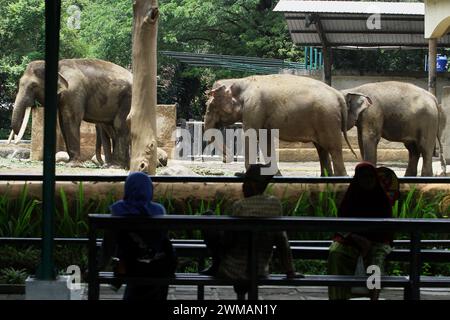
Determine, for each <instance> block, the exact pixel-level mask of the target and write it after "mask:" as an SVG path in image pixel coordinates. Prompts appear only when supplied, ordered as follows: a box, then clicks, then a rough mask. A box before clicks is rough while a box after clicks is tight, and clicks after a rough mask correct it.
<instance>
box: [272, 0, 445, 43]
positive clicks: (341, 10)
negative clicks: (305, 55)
mask: <svg viewBox="0 0 450 320" xmlns="http://www.w3.org/2000/svg"><path fill="white" fill-rule="evenodd" d="M274 11H277V12H283V13H284V15H285V18H286V21H287V24H288V27H289V32H290V34H291V37H292V40H293V41H294V43H296V44H301V45H309V46H322V45H323V41H326V42H327V44H328V45H329V46H331V47H344V48H345V47H361V48H364V47H386V48H398V47H426V46H428V40H427V39H425V38H424V32H425V30H424V28H425V26H424V24H425V23H424V12H425V8H424V4H423V3H411V2H359V1H303V0H297V1H292V0H289V1H287V0H281V1H280V2H279V3H278V4H277V6H276V7H275V9H274ZM373 14H379V17H380V27H381V28H379V29H373V28H370V29H369V27H368V19H369V17H371V16H372V15H373ZM308 21H312V23H310V24H309V25H308ZM321 31H322V34H321ZM438 45H440V46H449V45H450V36H449V35H446V36H445V37H443V38H441V39H439V40H438Z"/></svg>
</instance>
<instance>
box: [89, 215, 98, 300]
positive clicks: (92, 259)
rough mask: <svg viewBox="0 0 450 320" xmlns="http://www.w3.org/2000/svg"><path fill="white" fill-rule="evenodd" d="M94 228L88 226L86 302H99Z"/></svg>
mask: <svg viewBox="0 0 450 320" xmlns="http://www.w3.org/2000/svg"><path fill="white" fill-rule="evenodd" d="M96 233H97V232H96V228H95V226H93V225H92V223H90V224H89V244H88V247H89V248H88V250H89V253H88V257H89V260H88V272H89V274H88V300H99V298H100V284H99V282H98V271H97V238H96Z"/></svg>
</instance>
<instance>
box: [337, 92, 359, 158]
mask: <svg viewBox="0 0 450 320" xmlns="http://www.w3.org/2000/svg"><path fill="white" fill-rule="evenodd" d="M339 104H340V105H341V130H342V134H343V135H344V139H345V142H346V143H347V145H348V147H349V148H350V151H351V152H352V153H353V155H354V156H355V159H358V156H357V155H356V152H355V150H353V148H352V145H351V144H350V141H348V136H347V103H346V102H345V99H344V97H343V96H342V97H341V96H339Z"/></svg>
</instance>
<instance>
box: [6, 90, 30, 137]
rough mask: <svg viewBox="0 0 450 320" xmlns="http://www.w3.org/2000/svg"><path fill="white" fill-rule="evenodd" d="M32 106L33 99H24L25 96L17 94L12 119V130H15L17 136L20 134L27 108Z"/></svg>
mask: <svg viewBox="0 0 450 320" xmlns="http://www.w3.org/2000/svg"><path fill="white" fill-rule="evenodd" d="M32 105H33V103H32V102H31V99H29V98H26V97H23V94H21V92H19V93H18V94H17V98H16V101H15V102H14V109H13V114H12V118H11V128H12V129H13V131H14V133H15V134H19V132H20V129H21V127H22V122H23V120H24V119H23V118H24V116H25V110H26V108H27V107H31V106H32Z"/></svg>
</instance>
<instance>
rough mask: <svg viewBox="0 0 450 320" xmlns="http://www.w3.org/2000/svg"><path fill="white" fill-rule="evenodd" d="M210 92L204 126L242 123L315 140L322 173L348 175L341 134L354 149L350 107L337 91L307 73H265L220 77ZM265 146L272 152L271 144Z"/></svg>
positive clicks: (294, 138) (291, 137)
mask: <svg viewBox="0 0 450 320" xmlns="http://www.w3.org/2000/svg"><path fill="white" fill-rule="evenodd" d="M209 96H210V97H209V100H208V102H207V109H206V114H205V130H208V129H210V128H220V127H223V126H227V125H231V124H233V123H235V122H238V121H242V122H243V129H244V131H245V130H247V129H250V128H253V129H279V138H280V139H282V140H286V141H301V142H313V143H314V145H315V147H316V149H317V152H318V154H319V158H320V167H321V174H322V176H324V175H326V174H328V175H333V174H334V175H336V176H345V175H347V172H346V170H345V166H344V161H343V156H342V140H341V133H342V134H343V135H344V138H345V140H346V142H347V144H348V145H349V147H350V149H351V150H352V151H353V149H352V148H351V146H350V144H349V142H348V139H347V134H346V131H347V130H346V129H347V106H346V102H345V99H344V96H343V95H342V94H341V93H340V92H339V91H337V90H335V89H333V88H332V87H330V86H328V85H326V84H325V83H323V82H321V81H317V80H314V79H311V78H307V77H300V76H294V75H267V76H252V77H247V78H242V79H230V80H219V81H217V82H215V83H214V85H213V88H212V90H211V91H210V92H209ZM268 141H269V142H270V139H268ZM248 149H249V145H248V143H245V162H246V166H248V164H249V159H248V155H249V153H248ZM267 149H268V150H271V147H270V146H268V148H267ZM329 154H331V158H332V160H333V168H332V167H331V162H330V158H329ZM355 156H356V155H355Z"/></svg>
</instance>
